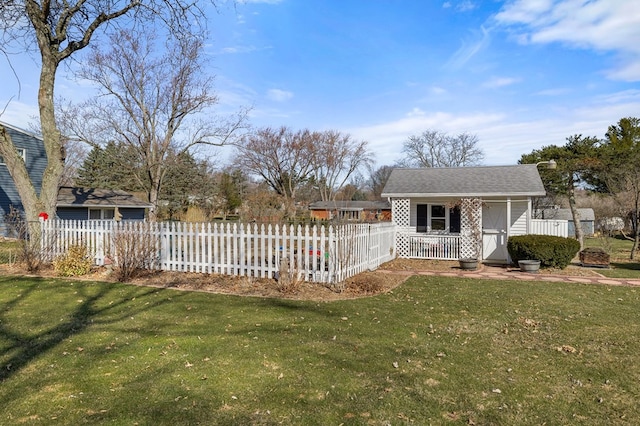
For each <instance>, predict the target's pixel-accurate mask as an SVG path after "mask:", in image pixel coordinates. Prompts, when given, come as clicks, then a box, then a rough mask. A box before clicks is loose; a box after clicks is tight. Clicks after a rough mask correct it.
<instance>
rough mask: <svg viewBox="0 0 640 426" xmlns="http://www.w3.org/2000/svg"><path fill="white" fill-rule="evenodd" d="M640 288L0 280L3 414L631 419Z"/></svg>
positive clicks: (37, 419)
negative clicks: (266, 293)
mask: <svg viewBox="0 0 640 426" xmlns="http://www.w3.org/2000/svg"><path fill="white" fill-rule="evenodd" d="M639 293H640V289H636V288H633V287H608V286H602V285H585V284H567V283H542V282H521V281H518V282H512V281H491V280H482V281H476V280H471V279H457V278H449V277H414V278H411V279H410V280H409V281H408V282H406V283H405V284H404V285H402V286H401V287H399V288H397V289H396V290H395V291H394V292H393V293H389V294H385V295H380V296H376V297H371V298H364V299H359V300H346V301H340V302H331V303H318V302H302V301H288V300H277V299H258V298H242V297H230V296H221V295H214V294H204V293H187V292H180V291H176V290H164V289H152V288H143V287H134V286H129V285H123V284H107V283H94V282H79V281H65V280H57V279H37V278H24V277H7V276H4V277H0V366H1V368H0V380H1V381H2V386H0V423H1V424H48V423H57V424H74V425H76V424H107V423H109V424H139V425H152V424H153V425H163V424H170V425H186V424H220V425H226V424H228V425H236V424H264V425H271V424H322V425H324V424H335V425H338V424H345V425H348V424H373V425H386V424H394V425H395V424H443V423H444V424H460V425H461V424H544V423H548V424H568V423H571V424H594V425H595V424H630V423H633V422H634V421H635V419H638V418H640V406H638V404H637V400H638V398H639V397H640V380H639V378H640V362H638V361H639V355H638V354H639V353H640V316H639V315H638V309H637V307H638V304H639V302H640V300H639V296H640V294H639Z"/></svg>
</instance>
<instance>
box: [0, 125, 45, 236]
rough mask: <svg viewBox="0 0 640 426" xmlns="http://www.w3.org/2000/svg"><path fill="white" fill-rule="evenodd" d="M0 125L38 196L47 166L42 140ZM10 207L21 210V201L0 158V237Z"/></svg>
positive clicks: (5, 230)
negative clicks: (19, 158) (20, 157)
mask: <svg viewBox="0 0 640 426" xmlns="http://www.w3.org/2000/svg"><path fill="white" fill-rule="evenodd" d="M0 124H2V125H3V126H4V128H5V129H6V130H7V133H8V134H9V136H11V139H12V140H13V144H14V145H15V147H16V149H17V150H18V152H19V153H20V155H21V156H22V158H23V159H24V161H25V164H26V166H27V171H28V172H29V176H30V177H31V182H32V183H33V186H34V187H35V190H36V193H38V194H39V193H40V189H41V188H42V175H43V174H44V169H45V167H46V166H47V154H46V152H45V150H44V143H43V142H42V138H40V137H39V136H37V135H35V134H33V133H31V132H27V131H26V130H22V129H19V128H17V127H14V126H12V125H10V124H6V123H0ZM11 207H13V208H15V209H18V210H23V208H22V201H21V200H20V196H19V195H18V190H17V189H16V186H15V184H14V183H13V178H12V177H11V175H10V174H9V170H8V169H7V166H6V164H5V162H4V159H3V158H2V157H0V235H7V229H6V226H5V215H7V214H9V212H10V211H11Z"/></svg>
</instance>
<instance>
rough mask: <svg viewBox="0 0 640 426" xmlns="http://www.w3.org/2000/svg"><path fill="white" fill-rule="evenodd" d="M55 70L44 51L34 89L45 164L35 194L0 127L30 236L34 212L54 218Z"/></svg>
mask: <svg viewBox="0 0 640 426" xmlns="http://www.w3.org/2000/svg"><path fill="white" fill-rule="evenodd" d="M56 69H57V61H56V58H55V57H53V56H52V55H50V54H47V52H44V53H43V54H42V68H41V73H40V87H39V90H38V107H39V110H40V126H41V130H42V140H43V144H44V149H45V152H46V155H47V166H46V168H45V170H44V174H43V176H42V187H41V188H40V192H39V193H38V191H37V188H36V187H35V186H34V184H33V181H32V180H31V176H29V173H28V171H27V168H26V165H25V164H24V162H22V160H21V158H20V156H19V154H18V153H17V151H16V150H15V148H14V145H13V142H12V141H11V138H10V137H9V135H8V134H7V133H6V131H5V129H4V128H2V129H1V130H0V139H2V141H1V142H0V144H2V145H3V148H2V151H1V152H2V153H3V154H4V156H5V158H6V159H7V168H8V170H9V173H10V174H11V177H12V179H13V181H14V184H15V186H16V190H17V191H18V195H20V199H21V201H22V206H23V208H24V213H25V220H26V221H27V224H28V229H29V233H30V235H39V232H40V224H39V221H38V215H39V214H40V212H46V213H47V214H48V215H49V217H51V218H53V217H55V213H56V202H57V198H58V185H59V182H60V179H61V177H62V173H63V170H64V148H63V145H62V142H61V136H60V131H59V130H58V127H57V125H56V120H55V113H54V106H53V90H54V83H55V74H56ZM18 160H19V161H18Z"/></svg>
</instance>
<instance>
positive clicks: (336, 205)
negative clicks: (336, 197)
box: [309, 201, 391, 210]
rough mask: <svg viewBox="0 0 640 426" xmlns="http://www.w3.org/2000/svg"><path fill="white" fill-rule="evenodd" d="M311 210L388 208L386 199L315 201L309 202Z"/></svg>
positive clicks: (389, 206) (388, 204)
mask: <svg viewBox="0 0 640 426" xmlns="http://www.w3.org/2000/svg"><path fill="white" fill-rule="evenodd" d="M309 209H311V210H334V209H335V210H390V209H391V204H390V203H389V202H388V201H316V202H314V203H311V204H309Z"/></svg>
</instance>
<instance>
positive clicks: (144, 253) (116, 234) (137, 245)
mask: <svg viewBox="0 0 640 426" xmlns="http://www.w3.org/2000/svg"><path fill="white" fill-rule="evenodd" d="M112 250H113V253H112V254H113V256H114V264H113V271H114V273H115V277H116V279H117V280H118V281H120V282H125V281H128V280H130V279H131V278H133V277H134V276H135V275H136V274H137V273H139V272H141V271H143V270H145V269H151V268H152V265H153V263H154V261H155V260H156V258H157V249H156V239H155V237H154V236H153V234H152V232H151V230H150V229H149V227H148V225H145V226H140V227H135V226H133V225H131V224H129V225H127V224H122V225H120V227H118V228H116V229H115V230H114V231H113V234H112Z"/></svg>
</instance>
